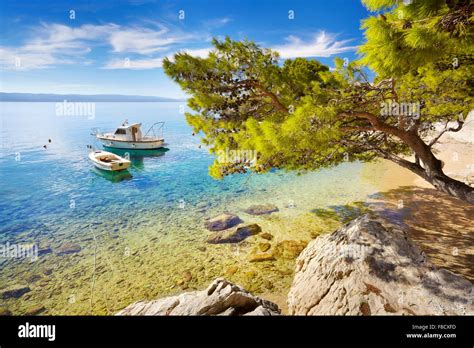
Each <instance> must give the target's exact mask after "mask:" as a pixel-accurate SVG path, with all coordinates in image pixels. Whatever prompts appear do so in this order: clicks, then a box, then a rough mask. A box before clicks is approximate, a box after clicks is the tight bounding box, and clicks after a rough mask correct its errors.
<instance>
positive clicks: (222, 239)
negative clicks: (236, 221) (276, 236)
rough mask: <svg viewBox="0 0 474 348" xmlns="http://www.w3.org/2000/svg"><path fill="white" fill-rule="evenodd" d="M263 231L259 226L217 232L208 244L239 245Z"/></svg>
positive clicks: (253, 225)
mask: <svg viewBox="0 0 474 348" xmlns="http://www.w3.org/2000/svg"><path fill="white" fill-rule="evenodd" d="M261 231H262V229H261V227H260V226H259V225H257V224H251V225H246V226H240V227H236V228H234V229H229V230H225V231H220V232H216V233H214V234H213V235H212V236H210V237H209V238H208V239H207V242H208V243H211V244H221V243H238V242H241V241H243V240H244V239H245V238H247V237H250V236H254V235H256V234H258V233H260V232H261Z"/></svg>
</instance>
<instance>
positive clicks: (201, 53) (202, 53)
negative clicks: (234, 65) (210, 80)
mask: <svg viewBox="0 0 474 348" xmlns="http://www.w3.org/2000/svg"><path fill="white" fill-rule="evenodd" d="M211 50H212V47H207V48H195V49H183V50H180V51H179V52H183V53H187V54H189V55H191V56H194V57H199V58H207V56H208V55H209V52H211Z"/></svg>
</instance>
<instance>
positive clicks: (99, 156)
mask: <svg viewBox="0 0 474 348" xmlns="http://www.w3.org/2000/svg"><path fill="white" fill-rule="evenodd" d="M89 159H90V160H91V161H92V163H94V165H95V166H96V167H97V168H99V169H102V170H107V171H112V172H115V171H119V170H125V169H127V168H128V167H130V163H131V162H130V161H129V160H128V159H126V158H123V157H120V156H117V155H116V154H114V153H111V152H107V151H101V150H96V151H92V152H91V153H89Z"/></svg>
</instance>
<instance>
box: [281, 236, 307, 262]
mask: <svg viewBox="0 0 474 348" xmlns="http://www.w3.org/2000/svg"><path fill="white" fill-rule="evenodd" d="M306 245H308V243H307V242H305V241H301V240H283V241H281V242H278V243H277V245H275V249H274V251H273V254H274V255H275V257H277V258H284V259H288V260H293V259H296V258H297V257H298V255H299V254H300V253H301V252H302V251H303V249H304V248H305V247H306Z"/></svg>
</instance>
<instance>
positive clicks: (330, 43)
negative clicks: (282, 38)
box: [272, 31, 357, 59]
mask: <svg viewBox="0 0 474 348" xmlns="http://www.w3.org/2000/svg"><path fill="white" fill-rule="evenodd" d="M286 40H287V41H288V42H287V43H286V44H283V45H279V46H275V47H272V49H274V50H275V51H278V52H279V53H280V57H281V58H283V59H286V58H295V57H330V56H333V55H335V54H339V53H343V52H348V51H354V50H356V49H357V46H349V45H348V43H349V42H350V41H351V40H341V41H338V40H336V35H334V34H329V33H326V32H324V31H321V32H319V33H318V34H315V35H314V36H313V38H312V39H311V40H309V41H306V42H305V41H303V40H301V39H300V38H299V37H296V36H288V37H287V38H286Z"/></svg>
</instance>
